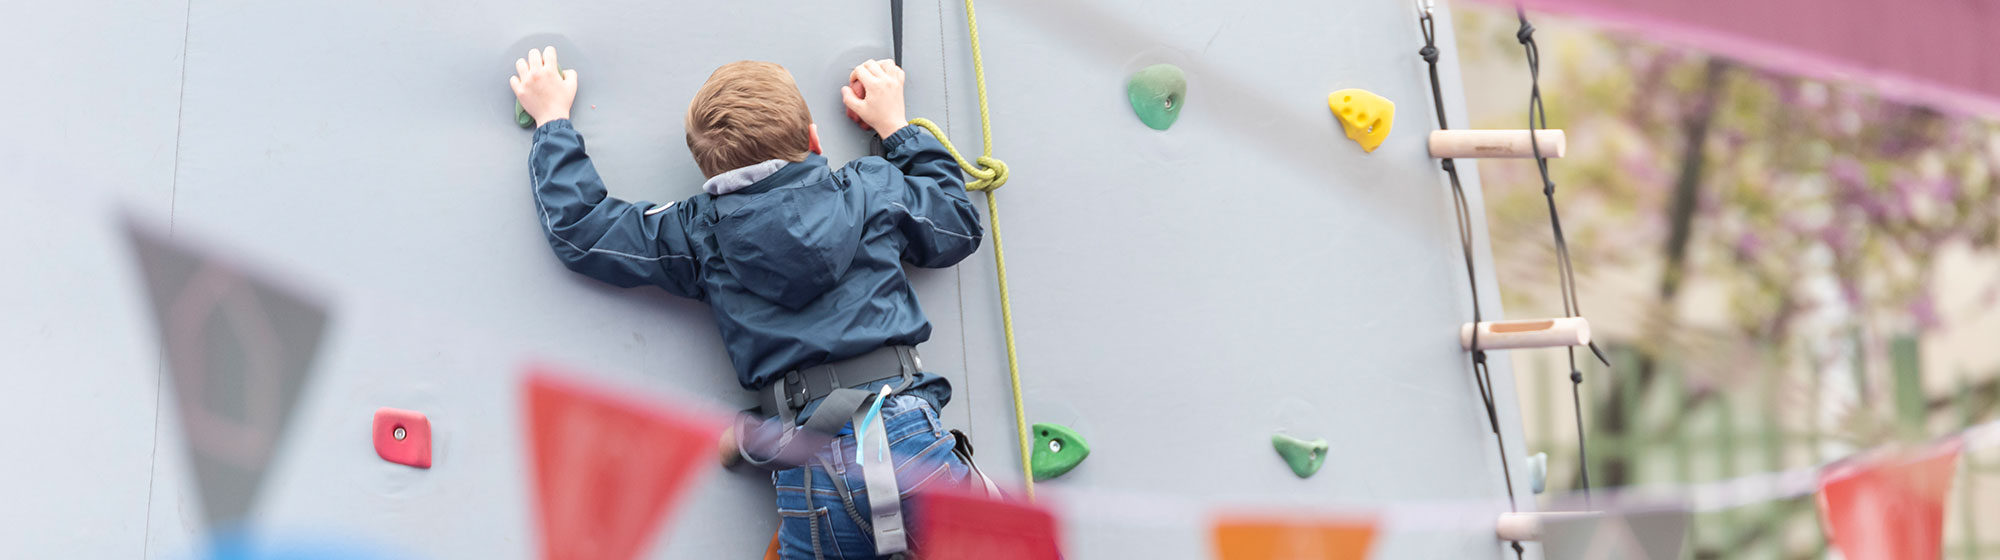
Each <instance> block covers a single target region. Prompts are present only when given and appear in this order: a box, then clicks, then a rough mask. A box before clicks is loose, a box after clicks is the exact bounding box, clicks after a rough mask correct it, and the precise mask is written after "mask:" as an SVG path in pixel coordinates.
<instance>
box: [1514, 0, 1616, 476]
mask: <svg viewBox="0 0 2000 560" xmlns="http://www.w3.org/2000/svg"><path fill="white" fill-rule="evenodd" d="M1514 15H1515V16H1516V17H1517V18H1519V19H1520V21H1521V29H1520V30H1519V31H1516V32H1515V33H1514V38H1515V39H1516V40H1519V41H1520V42H1521V48H1522V49H1523V50H1525V51H1526V53H1527V58H1528V78H1529V79H1528V83H1529V89H1528V135H1529V136H1528V145H1529V146H1530V148H1531V149H1533V150H1534V153H1535V167H1536V169H1538V170H1540V171H1541V174H1542V196H1543V197H1544V198H1547V199H1548V204H1549V228H1550V230H1552V231H1553V232H1554V235H1555V243H1556V276H1557V278H1558V279H1559V280H1560V281H1561V284H1562V303H1563V315H1564V316H1565V317H1579V316H1582V315H1583V306H1582V305H1579V304H1578V303H1577V299H1576V269H1575V267H1574V266H1573V265H1572V264H1571V261H1570V257H1569V242H1568V241H1567V240H1565V239H1564V238H1563V228H1562V218H1561V217H1560V216H1559V215H1557V213H1556V182H1555V180H1554V179H1551V178H1549V158H1547V157H1544V156H1543V155H1542V143H1541V142H1539V141H1537V138H1536V137H1535V132H1536V131H1539V130H1541V129H1545V128H1548V126H1549V112H1548V108H1547V107H1546V106H1544V105H1543V104H1542V50H1541V48H1540V47H1539V46H1537V45H1536V44H1535V26H1534V25H1532V24H1529V23H1528V12H1527V10H1526V9H1524V8H1521V7H1518V6H1517V7H1516V8H1515V10H1514ZM1567 351H1568V353H1569V382H1570V386H1569V387H1570V390H1569V394H1570V402H1572V403H1574V405H1575V407H1576V453H1577V455H1578V462H1577V470H1578V472H1579V473H1580V474H1581V475H1582V477H1583V501H1584V505H1585V506H1586V507H1589V506H1590V504H1591V499H1590V453H1589V451H1588V449H1587V448H1586V447H1585V444H1584V435H1583V370H1582V369H1581V368H1578V367H1577V364H1576V348H1575V347H1570V348H1568V349H1567ZM1590 351H1591V353H1592V354H1595V355H1596V356H1597V359H1598V360H1599V361H1602V362H1604V365H1605V366H1606V367H1610V365H1611V360H1610V359H1607V358H1605V356H1604V352H1603V351H1602V350H1599V349H1598V348H1597V343H1596V342H1592V343H1590Z"/></svg>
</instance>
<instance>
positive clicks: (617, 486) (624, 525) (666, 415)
mask: <svg viewBox="0 0 2000 560" xmlns="http://www.w3.org/2000/svg"><path fill="white" fill-rule="evenodd" d="M525 392H526V395H525V398H526V399H527V403H526V404H527V408H528V414H527V418H528V422H529V425H528V434H529V437H530V438H531V439H530V441H529V446H528V452H529V457H530V461H531V463H532V466H533V468H534V478H535V514H536V517H538V518H539V519H540V521H541V529H542V558H545V559H551V560H554V559H564V560H570V559H574V560H630V559H632V558H637V557H638V556H639V553H640V551H641V549H642V547H644V546H645V545H646V544H647V543H648V542H649V541H650V540H651V539H650V538H649V537H650V536H651V535H652V533H653V530H654V528H656V527H658V526H660V525H662V524H664V523H665V522H666V521H667V519H668V518H669V517H671V516H670V515H669V514H670V513H671V511H672V510H673V504H674V503H675V501H676V499H677V498H678V497H680V496H681V495H682V494H683V493H684V491H685V490H687V488H688V487H689V486H690V485H691V484H692V483H693V482H694V479H695V477H696V476H697V475H700V474H702V473H703V472H706V470H707V468H708V467H709V466H710V465H713V464H715V461H714V460H713V455H714V448H715V441H716V438H717V437H719V436H721V434H722V427H723V422H721V421H718V420H715V419H712V418H708V417H706V416H704V415H698V414H693V413H689V412H686V411H685V409H681V408H679V407H670V406H659V405H658V403H646V402H642V401H639V400H637V399H634V398H632V397H630V396H626V395H624V394H619V393H614V392H611V391H604V390H598V389H593V388H589V387H585V386H583V385H581V384H578V383H575V382H572V381H568V380H565V379H562V378H560V377H558V376H557V375H554V374H552V372H551V370H548V369H546V368H532V369H530V370H529V374H528V378H527V382H526V391H525Z"/></svg>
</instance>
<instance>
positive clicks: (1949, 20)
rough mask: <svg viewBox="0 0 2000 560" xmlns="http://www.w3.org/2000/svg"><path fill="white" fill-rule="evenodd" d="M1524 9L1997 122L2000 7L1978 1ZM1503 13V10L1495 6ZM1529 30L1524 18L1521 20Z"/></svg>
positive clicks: (1747, 0)
mask: <svg viewBox="0 0 2000 560" xmlns="http://www.w3.org/2000/svg"><path fill="white" fill-rule="evenodd" d="M1523 1H1524V2H1525V4H1526V5H1527V7H1528V8H1529V9H1531V10H1541V11H1548V12H1553V13H1560V14H1568V15H1574V16H1578V17H1583V18H1588V19H1592V20H1596V21H1597V22H1598V23H1601V24H1604V25H1608V26H1610V27H1612V28H1615V29H1618V30H1621V31H1629V32H1632V33H1635V34H1638V35H1642V36H1646V37H1648V38H1651V39H1655V40H1660V41H1664V42H1667V43H1672V44H1678V45H1683V46H1687V47H1691V48H1695V49H1697V50H1702V51H1707V52H1711V53H1715V54H1719V55H1723V56H1727V57H1729V58H1734V59H1739V60H1742V61H1744V62H1748V63H1750V64H1754V65H1758V66H1762V67H1767V68H1770V69H1773V70H1777V71H1781V72H1786V73H1790V74H1797V75H1802V76H1807V77H1813V78H1822V79H1831V80H1841V81H1854V82H1860V83H1862V84H1864V85H1868V86H1870V87H1873V88H1876V89H1877V90H1879V91H1880V92H1881V93H1882V94H1883V95H1884V96H1887V97H1891V98H1896V99H1900V100H1904V101H1910V102H1916V103H1923V104H1927V105H1932V106H1935V107H1938V108H1940V109H1945V110H1956V111H1969V112H1974V113H1980V114H1985V115H2000V57H1995V56H1992V55H1993V53H1995V52H2000V33H1994V30H1996V29H2000V4H1994V3H1992V2H1986V1H1983V0H1897V1H1894V2H1885V1H1880V0H1523ZM1498 3H1503V4H1506V5H1509V6H1512V5H1513V4H1512V3H1511V2H1498ZM1530 21H1531V22H1532V21H1533V20H1532V18H1531V19H1530Z"/></svg>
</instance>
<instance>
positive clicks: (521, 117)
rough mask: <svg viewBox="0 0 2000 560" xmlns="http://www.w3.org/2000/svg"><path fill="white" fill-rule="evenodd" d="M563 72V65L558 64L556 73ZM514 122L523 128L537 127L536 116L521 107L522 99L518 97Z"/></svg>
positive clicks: (515, 103)
mask: <svg viewBox="0 0 2000 560" xmlns="http://www.w3.org/2000/svg"><path fill="white" fill-rule="evenodd" d="M562 73H563V69H562V67H561V66H557V67H556V74H557V75H562ZM514 124H517V125H520V126H521V128H535V116H534V115H530V114H528V110H527V109H525V108H522V107H521V101H520V100H518V99H517V100H515V101H514Z"/></svg>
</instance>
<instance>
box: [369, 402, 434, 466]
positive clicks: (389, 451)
mask: <svg viewBox="0 0 2000 560" xmlns="http://www.w3.org/2000/svg"><path fill="white" fill-rule="evenodd" d="M372 431H373V432H374V434H375V454H376V455H377V456H380V457H382V460H384V461H388V462H391V463H396V464H401V465H409V466H412V467H416V468H419V469H428V468H431V420H430V419H429V418H425V417H424V413H422V412H417V411H413V410H400V409H394V408H389V407H386V406H385V407H382V408H378V409H375V427H374V429H373V430H372Z"/></svg>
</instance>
